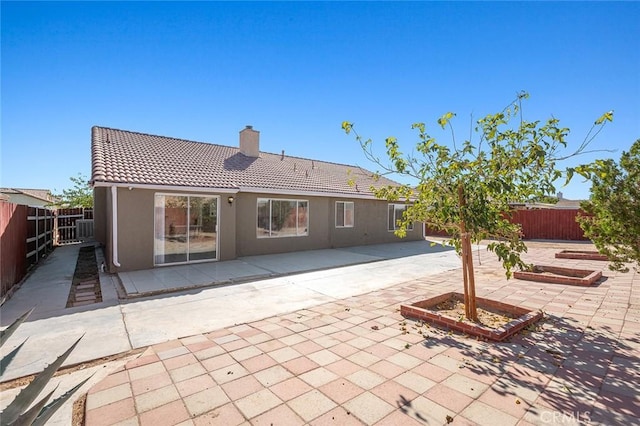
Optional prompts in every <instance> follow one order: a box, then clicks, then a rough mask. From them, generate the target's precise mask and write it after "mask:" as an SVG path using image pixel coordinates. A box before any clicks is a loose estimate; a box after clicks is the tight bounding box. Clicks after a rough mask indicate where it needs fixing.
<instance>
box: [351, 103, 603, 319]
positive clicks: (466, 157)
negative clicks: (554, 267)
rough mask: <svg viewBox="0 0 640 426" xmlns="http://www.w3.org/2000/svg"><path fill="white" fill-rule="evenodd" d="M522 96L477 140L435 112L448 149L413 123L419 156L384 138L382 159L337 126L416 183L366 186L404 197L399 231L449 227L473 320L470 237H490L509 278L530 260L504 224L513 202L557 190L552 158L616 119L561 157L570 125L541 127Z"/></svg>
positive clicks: (490, 118)
mask: <svg viewBox="0 0 640 426" xmlns="http://www.w3.org/2000/svg"><path fill="white" fill-rule="evenodd" d="M526 98H528V94H527V93H524V92H521V93H519V94H518V95H517V97H516V99H515V100H514V101H513V102H511V103H510V104H509V105H508V106H507V107H506V108H505V109H504V110H503V111H501V112H499V113H497V114H490V115H487V116H486V117H484V118H481V119H480V120H478V121H477V126H476V127H475V133H476V134H478V135H479V140H478V142H477V145H473V144H472V142H471V141H469V140H467V141H464V142H463V143H462V144H461V146H457V142H456V138H455V134H454V130H453V126H452V125H451V120H452V119H453V117H454V116H455V114H453V113H451V112H448V113H446V114H444V115H443V116H442V117H440V118H439V119H438V124H439V125H440V127H442V129H444V130H446V129H447V128H448V129H449V130H450V131H451V142H452V143H451V145H452V146H447V145H445V144H440V143H438V142H437V141H436V139H435V138H433V137H431V136H430V135H429V134H427V130H426V125H425V124H424V123H416V124H413V125H412V126H411V127H412V129H414V130H417V133H418V141H417V143H416V145H415V151H416V153H415V154H408V155H405V154H403V153H402V152H401V150H400V146H399V144H398V141H397V139H396V138H394V137H388V138H386V140H385V147H386V155H387V157H388V161H385V162H383V161H382V160H381V159H380V158H379V157H378V156H377V155H376V154H375V153H374V150H373V147H372V146H373V142H372V140H371V139H368V140H364V139H362V138H361V136H360V135H358V134H357V133H356V132H355V130H354V125H353V124H352V123H350V122H348V121H345V122H343V123H342V128H343V130H344V131H345V132H346V133H347V134H349V133H354V135H355V138H356V140H357V141H358V142H359V143H360V145H361V147H362V149H363V151H364V153H365V156H366V157H367V159H369V160H370V161H373V162H374V163H376V164H377V165H378V166H380V167H381V168H382V174H391V173H396V174H400V175H404V176H408V177H411V178H413V179H415V180H417V185H415V186H412V185H409V184H403V185H400V186H386V187H381V188H378V189H376V188H371V189H372V191H373V192H374V194H375V196H376V197H377V198H380V199H386V200H388V201H391V202H394V201H398V200H404V202H405V203H406V204H407V206H408V207H407V209H406V210H405V212H404V214H403V217H402V220H400V221H399V222H398V225H399V229H398V230H397V231H396V234H397V235H398V236H400V237H403V236H405V235H406V230H407V227H408V225H409V224H410V223H413V222H424V223H425V224H426V225H427V226H429V227H430V228H432V229H434V230H436V231H445V232H447V234H448V235H449V236H450V243H451V244H452V245H453V246H454V248H455V250H456V252H457V253H458V254H459V255H460V256H461V258H462V272H463V281H464V305H465V310H466V312H465V314H466V317H467V318H468V319H470V320H473V321H477V313H476V297H475V278H474V271H473V260H472V251H471V241H473V242H480V240H483V239H487V238H491V239H493V241H492V242H490V243H489V244H488V246H487V248H488V250H489V251H491V252H493V253H495V255H496V256H497V257H498V258H499V259H500V261H501V262H502V265H503V267H504V269H505V273H506V275H507V278H509V277H510V276H511V274H512V269H513V268H515V267H517V268H519V269H526V268H527V267H528V266H529V265H526V264H525V263H524V261H523V260H522V259H521V257H520V255H521V254H522V253H524V252H526V246H525V244H524V243H523V242H522V240H521V230H520V226H519V225H517V224H513V223H511V222H510V221H509V214H510V213H509V212H510V206H509V205H510V203H511V202H513V201H518V200H529V199H541V198H543V197H546V196H549V195H552V194H555V187H554V182H555V181H556V180H557V179H558V178H560V177H561V175H562V173H561V171H559V170H558V169H557V168H556V163H557V162H558V161H559V160H562V159H566V158H569V157H571V156H573V155H577V154H579V153H581V152H586V151H585V148H586V147H587V146H588V145H589V143H590V142H591V141H592V140H593V138H595V136H596V135H597V134H598V133H599V131H600V130H601V129H602V126H604V125H605V124H606V122H607V121H611V120H612V119H613V113H612V112H609V113H607V114H605V115H603V116H602V117H600V118H599V119H598V120H597V121H596V122H595V123H594V125H593V127H592V128H591V131H590V132H589V133H588V134H587V136H586V137H585V139H584V141H583V142H582V144H581V145H580V146H579V147H578V149H577V150H576V151H575V152H573V153H571V154H569V155H567V156H561V155H560V151H561V150H563V149H564V148H566V146H567V143H566V140H565V139H566V137H567V135H568V133H569V129H567V128H562V127H560V124H559V120H557V119H556V118H550V119H548V120H547V121H546V122H544V124H542V123H541V122H540V121H525V120H524V119H523V116H522V101H523V100H524V99H526ZM512 120H516V121H517V125H516V126H510V123H511V121H512ZM594 129H597V131H596V132H595V133H593V130H594ZM592 133H593V134H592ZM377 173H378V175H380V172H377Z"/></svg>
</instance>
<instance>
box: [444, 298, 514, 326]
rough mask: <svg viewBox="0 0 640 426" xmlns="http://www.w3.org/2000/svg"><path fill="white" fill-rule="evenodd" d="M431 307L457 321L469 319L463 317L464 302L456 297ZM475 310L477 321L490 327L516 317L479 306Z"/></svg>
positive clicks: (503, 323)
mask: <svg viewBox="0 0 640 426" xmlns="http://www.w3.org/2000/svg"><path fill="white" fill-rule="evenodd" d="M431 309H432V310H433V311H434V312H437V313H439V314H440V315H444V316H447V317H449V318H455V319H457V320H458V321H469V320H467V319H466V318H465V310H464V309H465V306H464V302H462V301H460V300H458V299H457V298H451V299H449V300H446V301H444V302H441V303H438V304H437V305H435V306H433V307H432V308H431ZM476 312H477V313H478V321H477V323H478V324H482V325H484V326H487V327H491V328H499V327H502V326H503V325H505V324H508V323H509V322H511V320H513V319H514V318H517V316H516V315H513V314H510V313H508V312H501V311H498V310H495V311H489V310H486V309H483V308H481V307H477V308H476ZM474 322H475V321H474Z"/></svg>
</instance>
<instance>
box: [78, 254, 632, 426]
mask: <svg viewBox="0 0 640 426" xmlns="http://www.w3.org/2000/svg"><path fill="white" fill-rule="evenodd" d="M529 246H530V249H529V253H527V255H526V256H525V259H526V260H527V261H528V262H531V263H539V264H547V265H556V266H567V267H572V268H581V269H592V270H602V271H603V276H604V279H603V280H601V281H600V282H599V283H597V284H596V285H595V286H592V287H575V286H568V285H562V284H545V283H536V282H528V281H519V280H515V279H512V280H506V278H505V277H504V274H503V272H502V270H501V268H500V265H499V264H498V262H497V261H496V260H494V259H493V258H492V257H491V255H489V254H486V253H484V252H481V264H478V261H477V260H476V262H475V269H476V274H477V275H476V282H477V294H478V296H480V297H485V298H489V299H492V300H497V301H500V302H505V303H512V304H517V305H521V306H524V307H527V308H530V309H541V310H543V311H544V312H545V313H546V316H545V318H544V319H543V321H542V322H541V323H539V324H538V327H537V329H530V330H524V331H523V332H521V333H520V334H518V335H516V336H514V337H513V338H511V339H510V341H508V342H503V343H491V342H484V341H479V340H477V339H475V338H470V337H468V336H463V335H458V334H452V333H449V332H448V331H447V330H441V329H438V328H435V327H429V326H425V325H423V324H421V323H419V322H416V321H413V320H411V319H405V318H403V317H402V316H400V313H399V306H400V304H402V303H407V302H412V301H417V300H420V299H424V298H427V297H432V296H435V295H438V294H441V293H444V292H448V291H452V290H456V291H461V289H462V283H461V277H460V276H459V275H460V271H459V270H458V271H451V272H447V273H443V274H440V275H435V276H431V277H427V278H425V279H421V280H415V281H410V282H405V283H402V284H398V285H395V286H392V287H389V288H386V289H382V290H378V291H375V292H372V293H368V294H364V295H361V296H355V297H349V298H346V299H343V300H338V301H335V302H333V303H327V304H323V305H320V306H316V307H314V308H309V309H304V310H300V311H296V312H291V313H288V314H284V315H279V316H275V317H272V318H265V319H263V320H260V321H255V322H253V323H249V324H239V325H236V326H233V327H229V328H227V329H223V330H212V331H211V332H209V333H205V334H202V335H197V336H190V337H186V338H183V339H178V340H174V341H171V342H166V343H163V344H160V345H155V346H152V347H149V348H148V349H147V350H146V351H145V352H144V353H142V354H141V356H140V357H139V358H137V359H136V360H133V361H131V362H129V363H128V364H127V365H126V366H125V368H124V369H121V370H119V371H115V372H113V373H112V374H111V375H110V376H108V377H107V378H105V379H104V380H103V381H101V382H100V383H98V384H97V385H95V386H94V387H93V388H92V389H91V390H90V391H89V393H88V395H87V404H86V417H85V419H86V424H87V425H88V426H95V425H110V424H116V423H119V422H123V423H122V424H153V425H174V424H181V423H182V424H194V425H201V424H221V425H236V424H254V425H262V424H268V425H270V424H275V425H278V424H285V425H288V424H291V425H297V424H311V425H329V424H333V425H350V424H353V425H356V424H363V423H364V424H376V425H399V424H402V425H413V424H416V425H417V424H446V423H447V422H448V421H453V423H452V424H454V425H459V424H462V425H466V424H468V425H472V424H479V425H482V424H487V425H496V424H501V425H509V424H513V425H516V424H517V425H528V424H532V425H547V424H577V423H578V422H582V423H581V424H606V425H608V424H639V423H640V397H639V395H640V385H639V383H640V373H639V372H640V358H639V355H638V354H639V353H640V274H637V273H635V272H634V271H633V270H632V271H630V272H628V273H615V272H611V271H609V270H608V269H606V262H599V261H592V260H570V259H556V258H555V257H554V254H555V253H556V252H558V251H560V250H561V249H562V244H553V245H551V244H542V243H535V244H530V245H529ZM474 256H477V252H475V251H474ZM571 422H573V423H571Z"/></svg>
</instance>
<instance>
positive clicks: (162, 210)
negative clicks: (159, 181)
mask: <svg viewBox="0 0 640 426" xmlns="http://www.w3.org/2000/svg"><path fill="white" fill-rule="evenodd" d="M217 230H218V199H217V198H216V197H201V196H194V195H168V194H156V196H155V244H154V262H155V264H156V265H164V264H168V263H186V262H197V261H206V260H215V259H217V245H218V241H217V239H218V238H217Z"/></svg>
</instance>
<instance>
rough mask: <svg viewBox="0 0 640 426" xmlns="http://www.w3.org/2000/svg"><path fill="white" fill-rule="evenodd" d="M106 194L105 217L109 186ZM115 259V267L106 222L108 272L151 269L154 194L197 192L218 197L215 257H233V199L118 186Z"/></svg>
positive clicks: (220, 258) (108, 226)
mask: <svg viewBox="0 0 640 426" xmlns="http://www.w3.org/2000/svg"><path fill="white" fill-rule="evenodd" d="M105 189H106V194H107V196H106V197H105V198H106V199H107V202H106V206H105V207H106V208H105V209H102V210H105V211H107V215H108V216H107V217H108V218H110V217H111V215H110V210H111V206H112V200H111V196H110V194H111V192H110V188H105ZM117 194H118V200H117V201H118V225H117V226H118V259H117V260H118V262H119V263H120V267H119V268H116V267H115V266H114V265H113V264H112V262H111V260H112V255H113V249H112V247H111V246H112V236H111V231H112V225H113V224H112V222H111V220H107V221H106V222H107V223H106V232H105V234H106V236H107V238H106V246H107V248H108V249H107V250H106V253H105V255H106V256H107V257H108V259H109V263H110V268H109V270H110V271H111V272H117V271H132V270H138V269H151V268H153V267H154V258H153V256H154V225H155V224H154V220H155V217H154V202H155V195H156V194H165V195H166V194H171V195H197V196H206V197H218V205H219V207H218V212H219V216H218V244H219V245H218V253H217V255H218V260H230V259H235V257H236V255H235V251H236V242H235V222H236V219H235V202H234V203H231V204H230V203H228V201H227V198H228V196H229V194H217V193H193V192H181V191H157V190H147V189H139V188H133V189H131V190H129V189H128V188H118V190H117Z"/></svg>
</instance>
